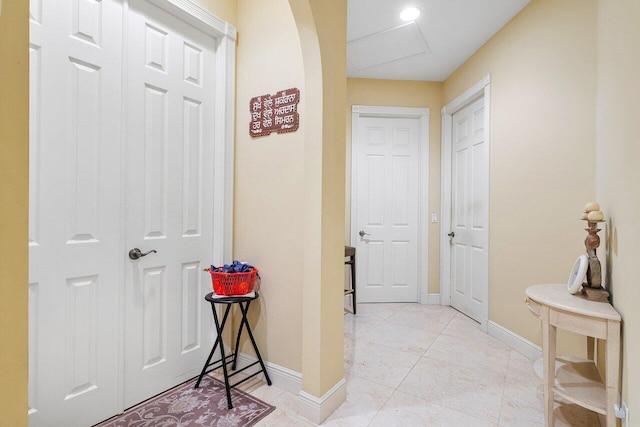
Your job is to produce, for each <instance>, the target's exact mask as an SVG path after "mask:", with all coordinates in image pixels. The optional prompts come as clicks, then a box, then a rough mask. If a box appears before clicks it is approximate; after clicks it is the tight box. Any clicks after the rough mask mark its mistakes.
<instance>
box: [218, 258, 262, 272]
mask: <svg viewBox="0 0 640 427" xmlns="http://www.w3.org/2000/svg"><path fill="white" fill-rule="evenodd" d="M252 268H253V266H252V265H249V264H247V263H246V262H240V261H238V260H235V261H233V262H232V263H231V264H225V265H223V266H222V267H215V266H213V265H212V266H211V271H215V272H217V273H248V272H249V271H251V269H252Z"/></svg>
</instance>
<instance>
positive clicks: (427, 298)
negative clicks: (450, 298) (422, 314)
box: [420, 293, 440, 305]
mask: <svg viewBox="0 0 640 427" xmlns="http://www.w3.org/2000/svg"><path fill="white" fill-rule="evenodd" d="M420 304H427V305H440V294H427V293H421V294H420Z"/></svg>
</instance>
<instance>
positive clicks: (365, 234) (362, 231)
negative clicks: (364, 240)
mask: <svg viewBox="0 0 640 427" xmlns="http://www.w3.org/2000/svg"><path fill="white" fill-rule="evenodd" d="M358 234H359V235H360V237H364V236H371V234H369V233H365V232H364V230H360V232H359V233H358Z"/></svg>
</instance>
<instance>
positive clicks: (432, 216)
mask: <svg viewBox="0 0 640 427" xmlns="http://www.w3.org/2000/svg"><path fill="white" fill-rule="evenodd" d="M431 222H438V214H437V213H432V214H431Z"/></svg>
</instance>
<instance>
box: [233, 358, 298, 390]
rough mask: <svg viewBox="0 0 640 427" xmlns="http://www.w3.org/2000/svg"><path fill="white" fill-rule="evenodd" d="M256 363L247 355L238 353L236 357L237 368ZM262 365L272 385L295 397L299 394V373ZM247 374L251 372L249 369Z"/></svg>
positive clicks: (275, 365)
mask: <svg viewBox="0 0 640 427" xmlns="http://www.w3.org/2000/svg"><path fill="white" fill-rule="evenodd" d="M257 361H258V358H257V357H255V356H251V355H249V354H245V353H240V354H239V355H238V367H239V368H244V367H245V366H248V365H250V364H252V363H254V362H257ZM264 365H265V367H266V368H267V373H268V374H269V378H270V379H271V382H272V383H273V385H275V386H276V387H279V388H281V389H283V390H286V391H288V392H289V393H293V394H295V395H297V394H299V393H300V391H301V390H302V374H301V373H300V372H297V371H293V370H291V369H289V368H285V367H284V366H280V365H277V364H275V363H271V362H264ZM256 368H257V369H260V366H259V365H256ZM249 372H253V371H252V370H251V369H249Z"/></svg>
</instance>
